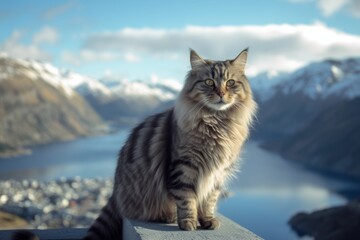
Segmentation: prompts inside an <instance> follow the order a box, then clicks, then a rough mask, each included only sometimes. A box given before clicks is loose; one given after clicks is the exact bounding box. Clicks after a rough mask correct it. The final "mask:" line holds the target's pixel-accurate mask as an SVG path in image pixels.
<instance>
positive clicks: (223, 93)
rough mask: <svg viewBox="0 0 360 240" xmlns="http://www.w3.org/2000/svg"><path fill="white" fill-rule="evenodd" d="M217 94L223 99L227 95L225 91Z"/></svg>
mask: <svg viewBox="0 0 360 240" xmlns="http://www.w3.org/2000/svg"><path fill="white" fill-rule="evenodd" d="M217 94H218V95H219V96H220V97H221V98H222V97H223V96H224V95H225V92H224V91H218V92H217Z"/></svg>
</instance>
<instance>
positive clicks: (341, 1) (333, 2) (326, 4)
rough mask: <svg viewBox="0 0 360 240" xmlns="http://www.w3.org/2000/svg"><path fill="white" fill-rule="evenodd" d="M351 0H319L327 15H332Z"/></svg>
mask: <svg viewBox="0 0 360 240" xmlns="http://www.w3.org/2000/svg"><path fill="white" fill-rule="evenodd" d="M349 1H350V0H318V6H319V8H320V9H321V11H322V13H323V14H324V15H325V16H331V15H333V14H334V13H335V12H337V11H339V10H340V9H341V8H342V7H344V6H345V5H346V4H348V3H349Z"/></svg>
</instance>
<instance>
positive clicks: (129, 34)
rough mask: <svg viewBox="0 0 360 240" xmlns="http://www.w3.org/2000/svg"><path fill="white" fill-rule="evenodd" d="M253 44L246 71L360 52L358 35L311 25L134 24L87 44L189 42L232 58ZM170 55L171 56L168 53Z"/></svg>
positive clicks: (184, 48) (98, 47)
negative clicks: (140, 26) (158, 26)
mask: <svg viewBox="0 0 360 240" xmlns="http://www.w3.org/2000/svg"><path fill="white" fill-rule="evenodd" d="M248 46H249V47H250V56H249V65H248V73H250V74H256V73H258V72H260V71H268V70H272V71H274V70H276V71H277V70H280V71H292V70H294V69H296V68H298V67H300V66H302V65H304V64H306V63H308V62H309V61H314V60H322V59H324V58H345V57H350V56H353V55H354V54H356V53H360V36H356V35H351V34H347V33H344V32H341V31H339V30H336V29H332V28H329V27H327V26H325V25H324V24H322V23H319V22H318V23H314V24H311V25H289V24H277V25H275V24H272V25H264V26H253V25H248V26H220V27H202V26H188V27H185V28H181V29H171V30H165V29H151V28H146V29H134V28H126V29H123V30H120V31H116V32H106V33H98V34H94V35H91V36H89V37H88V38H87V39H86V42H85V43H84V49H88V50H91V51H95V52H98V53H101V52H106V51H110V52H117V53H121V54H126V53H127V52H129V51H130V52H131V53H132V54H135V55H136V56H143V55H146V56H153V57H156V58H159V56H161V57H163V59H169V57H170V56H175V55H177V56H181V58H182V59H185V58H186V59H187V58H188V48H189V47H191V48H193V49H195V50H196V51H198V53H199V54H200V55H202V56H204V57H205V58H210V59H229V58H233V57H235V56H236V55H237V54H238V53H239V52H240V51H241V50H242V49H243V48H245V47H248ZM166 56H167V57H166Z"/></svg>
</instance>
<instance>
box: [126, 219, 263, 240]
mask: <svg viewBox="0 0 360 240" xmlns="http://www.w3.org/2000/svg"><path fill="white" fill-rule="evenodd" d="M217 217H218V218H219V220H220V223H221V225H220V228H219V229H217V230H202V229H198V230H196V231H183V230H180V229H179V228H178V226H177V224H161V223H149V222H141V221H136V220H129V219H125V221H124V239H125V240H127V239H131V240H133V239H134V240H160V239H169V240H171V239H174V240H204V239H209V240H225V239H229V240H260V239H262V238H260V237H259V236H257V235H255V234H254V233H252V232H250V231H249V230H247V229H246V228H243V227H241V226H240V225H238V224H237V223H235V222H233V221H231V220H230V219H228V218H226V217H224V216H222V215H220V214H217Z"/></svg>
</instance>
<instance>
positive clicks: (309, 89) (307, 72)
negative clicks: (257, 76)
mask: <svg viewBox="0 0 360 240" xmlns="http://www.w3.org/2000/svg"><path fill="white" fill-rule="evenodd" d="M359 76H360V59H355V58H350V59H346V60H343V61H335V60H326V61H322V62H317V63H311V64H309V65H308V66H305V67H303V68H301V69H299V70H297V71H295V72H294V73H292V74H289V75H287V76H285V77H283V78H282V79H281V80H280V81H279V82H278V84H275V85H273V86H271V89H270V90H269V91H268V92H267V94H268V96H270V97H268V96H267V98H266V100H265V101H259V105H260V111H259V114H258V119H259V123H258V125H257V127H256V131H255V135H256V136H257V137H258V138H264V137H266V138H278V137H281V136H285V135H288V134H291V133H294V132H296V131H299V130H300V129H302V128H304V127H305V126H307V125H308V124H309V123H310V122H311V121H312V120H313V119H314V117H316V115H317V114H319V113H320V112H321V111H323V110H324V109H327V108H329V107H331V106H332V105H334V104H337V103H338V102H339V101H341V100H343V99H345V100H349V99H353V98H356V97H358V96H360V81H359ZM254 92H255V96H256V95H259V93H258V90H257V89H256V88H255V89H254ZM263 92H265V91H263ZM263 94H265V95H266V93H263Z"/></svg>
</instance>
